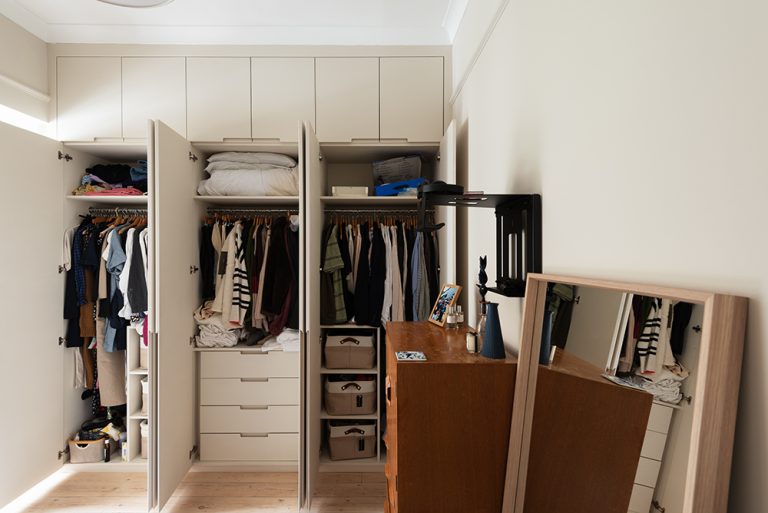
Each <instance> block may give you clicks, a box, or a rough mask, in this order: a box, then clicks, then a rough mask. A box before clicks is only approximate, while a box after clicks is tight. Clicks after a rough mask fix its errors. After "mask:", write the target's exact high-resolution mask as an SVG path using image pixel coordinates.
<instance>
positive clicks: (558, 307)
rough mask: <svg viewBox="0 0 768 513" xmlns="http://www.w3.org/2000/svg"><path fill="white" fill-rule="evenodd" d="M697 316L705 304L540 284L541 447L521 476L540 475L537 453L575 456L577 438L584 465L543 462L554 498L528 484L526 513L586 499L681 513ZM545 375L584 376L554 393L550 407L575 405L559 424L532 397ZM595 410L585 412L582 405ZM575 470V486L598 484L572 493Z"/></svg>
mask: <svg viewBox="0 0 768 513" xmlns="http://www.w3.org/2000/svg"><path fill="white" fill-rule="evenodd" d="M702 317H703V305H698V304H691V303H686V302H678V301H672V300H669V299H666V298H658V297H646V296H640V295H635V294H631V293H627V292H620V291H615V290H610V289H602V288H598V287H577V286H573V285H567V284H563V283H552V282H550V283H549V284H548V287H547V298H546V303H545V309H544V312H543V316H538V319H540V322H541V323H542V324H541V342H542V344H541V353H540V363H541V364H542V366H541V367H540V371H539V383H538V384H537V394H539V395H537V404H536V406H535V407H536V411H537V416H538V417H535V419H536V420H534V426H533V430H534V433H533V435H532V436H533V437H534V439H535V438H536V437H537V436H539V437H541V438H542V444H543V445H544V446H546V449H532V453H531V455H530V462H531V463H529V465H530V466H529V479H531V476H532V474H531V472H532V471H533V472H534V473H535V472H537V471H541V472H546V471H547V470H546V469H540V470H537V469H536V457H537V454H536V452H537V451H539V454H538V456H543V455H544V454H543V453H542V452H541V451H554V450H560V451H562V454H566V451H567V454H573V453H574V451H576V449H574V447H573V445H575V444H578V445H579V448H578V451H581V454H577V456H579V458H581V460H583V461H588V462H591V464H590V466H589V467H588V468H585V469H583V472H582V470H579V467H578V464H573V465H571V466H570V467H568V465H565V467H567V468H564V469H554V470H553V469H551V468H550V469H549V472H550V474H552V475H551V477H552V478H553V479H550V483H557V484H556V485H554V486H555V487H556V488H557V490H558V494H552V493H551V492H552V490H549V491H548V492H547V491H544V490H542V491H540V492H537V491H536V490H531V489H530V488H531V487H530V486H529V487H528V489H527V490H526V507H525V510H526V511H531V512H532V511H537V512H545V511H555V510H556V507H563V505H564V504H570V506H571V509H569V510H570V511H581V509H578V508H577V509H573V508H574V507H576V505H577V504H587V503H589V504H593V505H594V506H595V508H596V509H594V511H598V510H599V511H617V512H619V511H620V512H622V513H623V512H624V511H628V512H635V513H658V512H662V511H663V512H665V513H677V512H682V507H683V496H684V490H685V481H686V473H687V468H688V459H689V445H690V436H691V427H692V409H693V408H692V402H693V401H694V400H695V382H696V371H697V366H698V354H699V341H700V337H701V327H700V324H701V319H702ZM549 371H553V373H554V372H558V373H559V374H557V379H559V380H566V379H572V378H574V377H575V376H578V377H579V378H583V380H584V381H572V382H569V383H568V384H567V385H563V386H560V387H559V388H557V389H556V390H557V392H555V393H557V394H560V396H559V397H557V399H558V400H559V401H558V402H557V406H558V408H559V409H560V410H563V409H565V410H570V409H574V410H573V413H572V414H570V416H568V417H567V420H565V421H563V418H564V416H563V413H562V411H560V412H556V413H557V414H558V415H559V416H557V417H556V416H555V413H553V414H552V415H550V416H549V417H547V415H546V414H545V413H544V410H545V409H550V410H555V409H554V408H553V406H552V405H551V404H550V405H548V406H545V405H540V404H539V403H538V400H539V399H538V397H540V394H544V393H546V390H547V387H549V386H550V383H551V382H552V380H554V379H555V375H554V374H552V375H550V373H548V372H549ZM611 385H613V386H611ZM590 387H591V388H590ZM553 390H555V389H554V388H553ZM566 396H570V397H566ZM579 405H581V408H580V407H579ZM593 408H594V411H592V412H591V415H590V412H588V411H585V409H593ZM547 418H549V420H548V421H547V420H546V419H547ZM563 422H564V423H563ZM553 423H559V424H560V425H559V426H553V425H552V424H553ZM564 430H567V433H565V432H564ZM545 439H546V440H547V441H546V442H545V441H544V440H545ZM532 447H535V445H534V444H532ZM540 447H541V445H540ZM585 454H586V455H587V457H586V458H585V457H584V456H585ZM589 456H593V457H592V459H591V460H590V458H589ZM563 462H564V463H567V461H566V460H563ZM580 473H582V474H585V473H590V476H589V479H587V477H586V475H584V476H583V479H584V481H583V483H585V484H586V483H592V484H594V483H604V485H605V487H604V488H602V489H599V490H598V489H594V486H593V487H591V489H587V490H585V489H583V488H582V489H579V486H580V485H579V479H580V478H582V476H581V475H580ZM596 476H597V478H596ZM622 476H625V477H622ZM632 476H634V477H632ZM534 481H536V480H535V479H534ZM531 482H532V481H531V480H529V484H530V483H531ZM569 483H570V485H569ZM611 486H619V488H621V489H620V490H619V492H617V493H616V494H615V497H609V496H607V494H610V493H613V492H609V491H608V490H610V487H611ZM601 494H603V495H601ZM553 495H555V496H557V498H553ZM627 500H628V502H627ZM558 501H560V502H558ZM590 501H592V502H590ZM555 504H559V506H555ZM617 505H618V506H617Z"/></svg>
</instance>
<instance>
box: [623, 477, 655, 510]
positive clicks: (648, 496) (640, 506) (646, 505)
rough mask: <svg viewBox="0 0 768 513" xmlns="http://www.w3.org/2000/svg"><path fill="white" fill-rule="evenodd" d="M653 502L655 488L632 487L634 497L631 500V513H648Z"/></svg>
mask: <svg viewBox="0 0 768 513" xmlns="http://www.w3.org/2000/svg"><path fill="white" fill-rule="evenodd" d="M651 502H653V488H648V487H647V486H642V485H637V484H636V485H635V486H633V487H632V497H631V498H630V499H629V511H630V513H648V512H649V511H651Z"/></svg>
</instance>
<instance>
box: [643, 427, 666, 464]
mask: <svg viewBox="0 0 768 513" xmlns="http://www.w3.org/2000/svg"><path fill="white" fill-rule="evenodd" d="M666 442H667V435H665V434H663V433H657V432H655V431H646V432H645V440H643V449H642V450H641V451H640V456H642V457H643V458H650V459H652V460H659V461H661V458H662V456H664V444H666Z"/></svg>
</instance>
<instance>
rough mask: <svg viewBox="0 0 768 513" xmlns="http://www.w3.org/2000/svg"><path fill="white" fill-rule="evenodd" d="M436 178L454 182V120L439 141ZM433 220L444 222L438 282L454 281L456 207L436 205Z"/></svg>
mask: <svg viewBox="0 0 768 513" xmlns="http://www.w3.org/2000/svg"><path fill="white" fill-rule="evenodd" d="M436 178H437V180H442V181H443V182H445V183H456V122H455V121H451V123H450V124H449V125H448V128H447V129H446V130H445V134H444V135H443V138H442V140H441V141H440V160H439V161H438V166H437V177H436ZM436 208H437V210H436V212H435V220H436V222H438V223H445V226H444V227H443V228H442V229H441V230H440V231H439V232H437V233H438V236H439V237H440V283H456V248H457V245H456V210H457V209H456V208H454V207H436Z"/></svg>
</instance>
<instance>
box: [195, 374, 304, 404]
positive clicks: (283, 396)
mask: <svg viewBox="0 0 768 513" xmlns="http://www.w3.org/2000/svg"><path fill="white" fill-rule="evenodd" d="M299 397H300V390H299V380H298V378H237V379H201V380H200V405H201V406H279V405H294V404H296V405H297V404H299Z"/></svg>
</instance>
